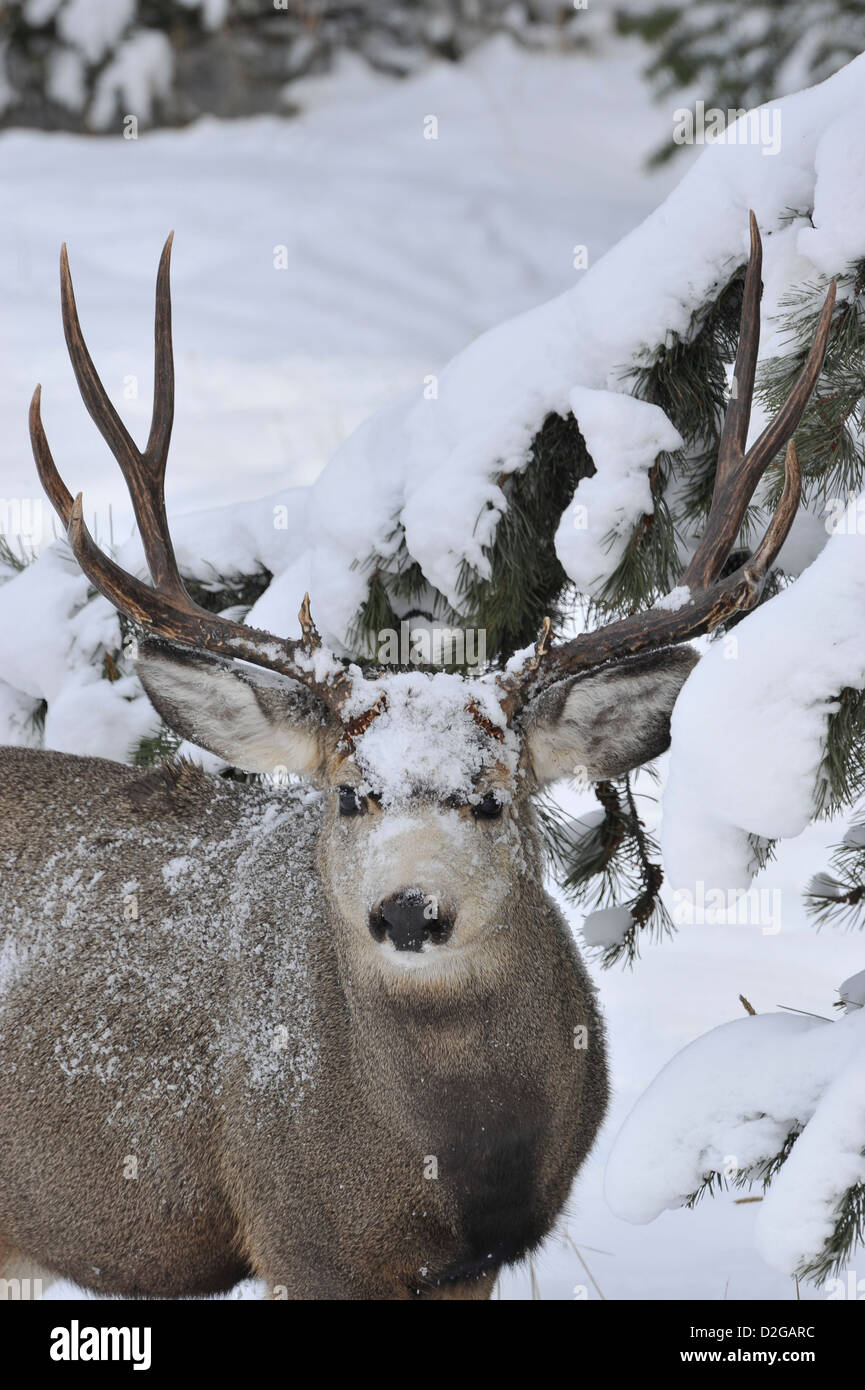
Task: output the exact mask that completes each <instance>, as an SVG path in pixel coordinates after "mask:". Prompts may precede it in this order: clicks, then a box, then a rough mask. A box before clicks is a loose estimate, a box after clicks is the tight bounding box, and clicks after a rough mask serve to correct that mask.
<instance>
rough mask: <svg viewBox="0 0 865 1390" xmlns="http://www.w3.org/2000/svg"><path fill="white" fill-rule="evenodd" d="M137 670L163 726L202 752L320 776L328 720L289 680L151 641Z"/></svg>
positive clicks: (259, 768) (240, 763)
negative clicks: (202, 749)
mask: <svg viewBox="0 0 865 1390" xmlns="http://www.w3.org/2000/svg"><path fill="white" fill-rule="evenodd" d="M136 670H137V672H138V676H139V678H140V680H141V684H142V685H143V686H144V689H145V691H146V692H147V695H148V697H149V698H150V701H151V703H152V705H153V706H154V708H155V709H156V711H157V713H158V714H159V715H161V717H162V718H163V719H164V720H165V722H166V724H167V725H168V727H169V728H170V729H173V731H174V732H175V733H176V734H179V735H180V736H181V738H185V739H189V741H190V743H194V744H196V745H197V746H198V747H199V748H206V749H207V751H208V752H210V753H216V755H217V756H218V757H220V758H225V760H226V762H229V763H231V764H232V765H233V766H235V767H239V768H242V769H243V770H244V771H245V772H268V773H272V772H273V771H274V770H275V769H276V768H284V769H285V770H286V771H288V772H294V773H298V774H301V775H304V776H312V777H314V776H316V775H317V774H319V773H321V772H322V771H323V769H324V766H325V762H326V757H327V752H326V750H327V729H328V720H327V715H326V713H325V712H324V711H323V710H322V708H321V706H320V705H318V704H317V702H316V701H315V700H314V699H313V698H312V696H311V695H310V694H309V693H308V692H307V691H306V690H305V689H304V688H303V687H302V686H299V685H296V684H295V683H294V682H293V681H290V680H288V678H287V677H285V676H279V675H275V674H274V675H271V673H270V672H267V671H261V670H259V669H257V668H255V667H253V666H239V665H237V664H236V663H235V662H232V661H225V660H223V659H222V658H220V657H216V656H210V655H208V654H205V653H203V652H198V651H190V650H188V649H187V648H184V647H175V646H173V645H172V644H171V643H168V642H162V641H157V640H156V639H154V638H147V639H146V640H145V641H143V642H141V644H140V645H139V649H138V659H137V661H136Z"/></svg>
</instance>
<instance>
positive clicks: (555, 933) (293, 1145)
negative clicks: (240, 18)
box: [0, 749, 606, 1299]
mask: <svg viewBox="0 0 865 1390" xmlns="http://www.w3.org/2000/svg"><path fill="white" fill-rule="evenodd" d="M326 808H327V801H326V798H325V797H324V796H323V795H322V794H319V793H310V791H309V790H308V789H303V790H298V789H296V788H288V789H282V790H278V789H272V788H265V787H263V786H261V785H242V784H239V783H235V782H227V781H224V780H222V779H217V778H209V777H205V776H204V775H203V774H201V773H199V772H197V771H196V770H195V769H191V768H184V769H180V770H179V771H177V770H174V771H169V772H165V771H162V772H157V773H153V772H144V771H136V770H132V769H129V768H124V767H121V766H118V765H116V764H113V763H108V762H102V761H100V760H98V759H90V758H75V757H71V756H66V755H60V754H54V753H45V752H32V751H26V750H20V749H6V750H3V752H2V755H0V885H2V903H3V908H2V926H0V953H2V954H0V1047H2V1056H3V1065H2V1066H0V1243H2V1244H3V1245H4V1247H5V1249H6V1251H7V1258H8V1257H10V1256H11V1253H12V1252H14V1253H15V1254H16V1255H21V1256H25V1257H27V1258H29V1259H31V1260H34V1261H37V1262H39V1263H40V1264H41V1265H44V1266H46V1267H47V1268H49V1269H51V1270H53V1271H55V1272H56V1273H57V1274H60V1275H63V1276H66V1277H69V1278H71V1279H74V1280H75V1281H77V1282H78V1283H80V1284H83V1285H86V1286H89V1287H91V1288H94V1289H97V1290H102V1291H105V1292H115V1293H122V1294H126V1295H128V1296H146V1295H155V1296H181V1295H189V1294H202V1293H208V1292H216V1291H219V1290H225V1289H227V1288H229V1287H230V1286H231V1285H232V1284H233V1283H234V1282H236V1281H237V1280H238V1279H239V1278H241V1277H242V1276H244V1275H247V1274H253V1275H256V1276H258V1277H260V1278H262V1279H263V1280H265V1281H266V1282H267V1284H268V1286H269V1288H270V1290H271V1294H272V1295H273V1296H274V1297H277V1298H280V1297H289V1298H351V1299H358V1298H385V1299H387V1298H405V1299H410V1298H416V1297H427V1298H445V1297H446V1298H453V1297H459V1298H477V1297H486V1296H488V1295H489V1292H490V1291H491V1289H492V1285H493V1282H494V1279H495V1275H496V1272H497V1270H498V1269H499V1268H500V1267H501V1265H502V1264H504V1263H507V1262H508V1261H510V1260H513V1259H516V1258H519V1257H520V1256H522V1255H523V1254H524V1253H525V1252H526V1251H527V1250H529V1249H531V1248H532V1247H533V1246H534V1245H536V1244H537V1243H538V1241H540V1240H541V1239H542V1238H543V1236H544V1235H545V1234H546V1233H547V1232H548V1231H549V1229H550V1227H551V1225H552V1224H553V1222H554V1220H555V1218H556V1216H557V1214H558V1212H559V1211H560V1209H561V1207H562V1204H563V1203H564V1201H565V1199H566V1197H567V1194H568V1191H569V1189H570V1186H571V1183H572V1180H573V1177H574V1175H575V1173H576V1171H577V1169H578V1167H579V1165H580V1163H581V1161H582V1159H583V1157H584V1156H585V1154H586V1152H587V1151H588V1149H589V1147H590V1146H591V1143H592V1141H593V1138H594V1135H595V1132H596V1130H597V1127H598V1125H599V1123H600V1120H601V1118H602V1116H603V1112H604V1108H605V1103H606V1072H605V1067H604V1044H603V1031H602V1025H601V1022H600V1019H599V1016H598V1013H597V1010H596V1006H595V1001H594V991H593V988H592V986H591V984H590V982H589V980H588V977H587V976H586V974H585V972H584V970H583V968H582V966H581V964H580V962H579V960H578V957H577V955H576V952H575V950H574V947H573V945H572V942H571V938H570V934H569V932H568V930H567V928H566V926H565V924H564V922H563V920H562V919H561V916H560V914H559V913H558V911H557V910H556V908H555V907H554V905H553V904H552V902H551V901H550V900H549V898H547V897H546V895H545V894H544V892H543V890H542V888H541V887H540V882H541V877H542V868H541V861H540V851H539V848H538V845H537V841H536V834H535V830H534V822H533V816H532V811H531V807H530V803H529V802H528V801H523V802H521V803H520V804H519V805H515V806H514V807H513V809H512V815H513V817H514V822H515V830H514V833H515V834H516V835H517V837H518V839H519V841H520V843H521V845H522V846H523V866H522V869H521V871H520V872H519V873H518V874H517V875H516V876H515V877H514V878H513V881H512V882H511V883H510V884H509V885H508V886H507V892H506V896H505V898H504V899H503V902H502V904H501V910H500V912H499V913H498V916H497V919H496V921H497V929H496V930H495V931H494V932H493V933H492V935H491V936H490V937H487V938H486V939H485V941H484V943H483V946H482V947H481V945H478V946H477V947H476V948H474V949H470V950H469V951H468V953H467V955H466V959H465V963H464V965H463V966H462V967H461V969H460V971H459V973H458V974H454V973H453V972H450V973H448V972H444V973H441V974H440V975H434V976H433V977H432V978H427V977H425V976H423V977H422V976H420V975H418V974H416V973H414V972H412V971H407V972H405V973H404V974H399V973H397V974H393V973H391V974H385V975H383V974H381V973H378V972H376V971H374V970H372V969H371V968H369V965H368V962H366V960H365V957H363V956H362V955H358V954H356V953H355V947H354V946H353V944H352V943H353V941H354V938H353V936H352V934H351V932H350V931H348V930H347V929H346V928H345V924H344V923H341V922H340V921H339V920H338V917H337V914H336V913H335V911H334V904H333V902H332V901H331V899H330V898H329V896H328V893H327V892H326V890H325V886H324V882H323V875H322V867H321V866H322V862H323V861H322V855H323V854H324V853H325V851H324V849H321V850H319V848H318V845H319V837H320V830H321V825H322V819H323V816H324V818H325V822H326V824H327V823H328V822H327V820H326V818H327V817H328V816H329V815H331V814H332V812H331V811H329V810H327V809H326ZM325 839H326V837H322V843H323V844H324V842H325ZM327 843H328V852H329V853H334V843H335V841H334V839H333V836H332V835H331V836H330V839H329V840H328V841H327ZM580 1025H586V1026H587V1027H588V1037H589V1045H588V1049H587V1050H580V1049H579V1048H578V1047H575V1045H574V1030H575V1028H577V1027H579V1026H580ZM430 1159H434V1160H435V1161H436V1163H437V1164H438V1176H437V1177H434V1178H433V1177H428V1176H425V1172H429V1170H430V1162H429V1161H430ZM132 1160H135V1161H136V1162H137V1177H135V1176H128V1175H127V1174H129V1173H130V1172H131V1171H132V1170H133V1168H134V1167H135V1165H134V1164H133V1163H132Z"/></svg>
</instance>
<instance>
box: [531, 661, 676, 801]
mask: <svg viewBox="0 0 865 1390" xmlns="http://www.w3.org/2000/svg"><path fill="white" fill-rule="evenodd" d="M698 660H699V658H698V656H697V653H696V652H695V651H693V649H692V648H691V647H668V648H666V649H665V650H663V651H659V652H650V653H649V654H647V655H646V656H636V657H628V658H625V659H624V660H622V661H619V662H616V663H615V665H612V666H608V667H604V668H602V669H601V670H600V671H595V672H593V673H592V674H591V675H586V676H573V677H572V678H571V679H569V680H563V681H559V683H558V684H557V685H554V686H552V687H551V688H550V689H549V690H548V691H546V692H545V693H544V694H543V695H541V696H539V697H538V699H537V700H536V701H535V702H534V704H532V705H530V706H529V709H528V711H527V713H526V717H525V726H526V734H525V742H526V749H527V755H528V761H529V764H530V768H531V771H532V773H533V775H534V779H535V781H536V783H537V785H538V786H543V785H544V784H545V783H547V782H554V781H556V780H557V778H559V777H574V776H579V777H582V778H584V779H586V780H587V781H590V782H597V781H603V780H605V779H606V778H608V777H621V776H622V775H623V773H625V772H630V770H631V769H632V768H635V767H639V766H640V764H641V763H646V762H649V761H650V760H651V759H652V758H656V757H657V756H658V754H659V753H663V752H664V751H665V750H666V749H667V748H669V746H670V715H671V714H672V712H673V705H674V704H675V703H676V697H677V695H678V694H679V691H680V690H681V688H682V686H683V685H684V683H685V681H686V679H687V677H688V675H689V673H690V672H691V671H692V670H693V667H694V666H695V664H696V662H697V661H698Z"/></svg>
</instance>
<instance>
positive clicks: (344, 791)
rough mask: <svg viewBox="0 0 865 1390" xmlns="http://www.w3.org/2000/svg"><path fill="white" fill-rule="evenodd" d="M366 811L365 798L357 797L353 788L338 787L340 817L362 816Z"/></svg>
mask: <svg viewBox="0 0 865 1390" xmlns="http://www.w3.org/2000/svg"><path fill="white" fill-rule="evenodd" d="M365 810H366V797H364V796H358V794H357V792H356V791H355V789H354V787H340V789H339V814H340V815H341V816H362V815H363V813H364V811H365Z"/></svg>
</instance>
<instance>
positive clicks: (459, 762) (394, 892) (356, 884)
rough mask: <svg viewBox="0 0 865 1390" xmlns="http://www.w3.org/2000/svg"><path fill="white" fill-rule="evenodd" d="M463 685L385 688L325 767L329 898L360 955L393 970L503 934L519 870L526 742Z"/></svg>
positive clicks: (394, 682)
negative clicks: (372, 714)
mask: <svg viewBox="0 0 865 1390" xmlns="http://www.w3.org/2000/svg"><path fill="white" fill-rule="evenodd" d="M468 684H469V683H467V682H465V681H464V680H462V679H461V678H460V677H458V676H450V675H437V676H434V677H428V676H424V675H419V674H414V673H412V674H398V675H393V676H390V677H388V678H386V679H384V680H382V681H381V682H378V683H377V685H376V691H377V698H378V699H380V702H381V706H382V708H381V712H380V713H379V714H378V716H377V717H376V718H375V719H373V720H372V721H371V722H370V724H369V726H368V728H366V729H365V730H364V732H363V733H361V734H359V735H358V736H356V737H355V738H354V740H353V741H352V746H351V749H350V750H347V749H346V748H345V747H344V746H342V745H338V748H337V755H336V757H335V758H334V759H333V760H332V765H331V766H330V767H329V768H328V780H329V783H330V790H329V795H328V810H327V816H326V820H325V827H324V833H323V836H322V845H321V859H322V864H323V878H324V881H325V883H326V885H327V891H328V893H329V894H330V895H331V898H332V901H333V905H334V907H335V908H336V910H337V912H338V913H339V915H340V917H341V919H342V920H343V921H344V922H345V923H346V924H347V925H348V926H349V928H350V930H351V932H352V934H353V937H354V941H355V950H356V951H357V950H362V951H363V952H364V954H365V955H366V956H367V957H368V958H370V957H375V958H378V959H381V960H382V961H383V962H386V963H387V964H389V965H391V966H393V967H394V968H397V969H405V968H410V967H414V966H419V965H432V964H446V963H449V962H453V961H455V960H456V959H458V958H459V957H461V956H462V955H463V954H464V953H465V952H467V951H471V950H473V949H476V948H477V947H478V946H479V945H480V944H482V943H483V941H484V939H485V938H486V937H487V935H488V934H489V933H490V932H495V931H496V930H500V929H501V925H502V920H503V915H504V908H505V903H506V900H507V897H508V894H509V892H510V891H511V889H512V888H513V884H514V881H515V876H516V875H515V869H516V866H517V865H518V863H519V861H520V850H521V844H522V838H523V827H522V824H521V815H520V804H519V803H520V789H521V781H522V779H521V777H520V767H519V753H520V743H519V739H518V737H517V735H516V734H515V733H514V732H513V731H511V730H507V729H505V727H504V721H503V720H502V717H501V712H500V710H499V709H498V708H497V707H496V706H495V704H494V703H492V704H489V705H488V707H487V713H486V714H484V713H482V708H483V706H482V705H481V704H479V703H478V701H479V700H483V699H484V692H483V691H476V692H475V699H474V700H470V699H469V697H468V694H467V686H468ZM382 696H383V698H381V697H382Z"/></svg>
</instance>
